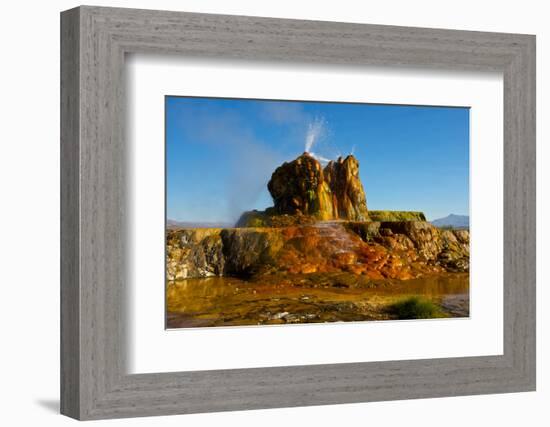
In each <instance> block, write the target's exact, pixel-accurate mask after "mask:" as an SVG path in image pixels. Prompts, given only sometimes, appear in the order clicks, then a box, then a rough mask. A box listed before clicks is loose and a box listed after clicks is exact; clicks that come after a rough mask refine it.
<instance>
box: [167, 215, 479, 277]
mask: <svg viewBox="0 0 550 427" xmlns="http://www.w3.org/2000/svg"><path fill="white" fill-rule="evenodd" d="M167 242H168V246H167V251H168V252H167V257H168V259H167V263H168V268H167V272H168V277H167V278H168V280H177V279H181V278H189V277H209V276H221V275H229V276H231V275H235V276H256V277H257V276H262V275H265V276H266V277H267V276H272V275H274V274H281V273H283V274H309V273H335V272H348V273H353V274H357V275H363V276H366V277H368V278H372V279H383V278H391V279H411V278H415V277H422V276H424V275H429V274H436V273H444V272H467V271H468V270H469V232H468V231H467V230H441V229H438V228H437V227H434V226H433V225H431V224H429V223H427V222H423V221H404V222H357V221H356V222H353V221H343V222H324V223H318V224H315V225H301V226H286V227H263V228H230V229H179V230H168V231H167Z"/></svg>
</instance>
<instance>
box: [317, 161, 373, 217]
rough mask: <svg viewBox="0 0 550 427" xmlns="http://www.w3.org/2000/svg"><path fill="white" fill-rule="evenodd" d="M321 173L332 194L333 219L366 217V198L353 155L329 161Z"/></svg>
mask: <svg viewBox="0 0 550 427" xmlns="http://www.w3.org/2000/svg"><path fill="white" fill-rule="evenodd" d="M323 175H324V177H325V181H326V182H327V183H328V186H329V188H330V191H331V194H332V206H333V212H334V219H349V220H351V221H365V220H366V219H368V212H367V198H366V196H365V191H364V189H363V184H362V183H361V179H360V178H359V162H358V161H357V159H356V158H355V157H354V156H352V155H349V156H347V157H346V158H345V159H342V158H341V157H340V158H338V160H336V161H331V162H329V163H328V165H326V166H325V169H324V170H323Z"/></svg>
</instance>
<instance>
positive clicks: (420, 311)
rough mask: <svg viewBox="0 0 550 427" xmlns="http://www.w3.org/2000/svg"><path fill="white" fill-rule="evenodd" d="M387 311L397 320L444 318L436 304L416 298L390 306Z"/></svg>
mask: <svg viewBox="0 0 550 427" xmlns="http://www.w3.org/2000/svg"><path fill="white" fill-rule="evenodd" d="M387 310H388V313H390V314H393V315H394V316H397V318H398V319H435V318H440V317H446V316H445V313H444V312H443V311H442V310H441V308H440V307H439V306H438V305H437V304H434V303H433V302H432V301H430V300H427V299H424V298H420V297H416V296H413V297H409V298H406V299H403V300H401V301H397V302H395V303H393V304H390V305H389V306H388V308H387Z"/></svg>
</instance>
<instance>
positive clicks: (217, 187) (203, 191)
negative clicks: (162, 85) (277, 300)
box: [166, 97, 469, 222]
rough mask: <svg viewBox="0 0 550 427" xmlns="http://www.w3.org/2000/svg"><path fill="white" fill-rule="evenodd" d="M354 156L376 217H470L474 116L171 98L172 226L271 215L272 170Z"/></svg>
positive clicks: (455, 111)
mask: <svg viewBox="0 0 550 427" xmlns="http://www.w3.org/2000/svg"><path fill="white" fill-rule="evenodd" d="M308 135H309V141H310V142H311V141H312V140H313V144H312V147H311V149H310V151H311V152H313V153H314V154H315V155H316V156H318V157H319V158H326V159H335V158H337V157H338V155H342V156H346V155H347V154H350V153H353V154H354V155H355V156H356V157H357V159H358V160H359V164H360V175H361V181H362V182H363V186H364V188H365V192H366V195H367V205H368V208H369V209H373V210H379V209H380V210H415V211H423V212H424V213H425V214H426V216H427V217H428V219H430V220H431V219H436V218H439V217H443V216H446V215H448V214H450V213H454V214H463V215H467V214H468V212H469V188H468V187H469V109H468V108H449V107H421V106H400V105H377V104H346V103H320V102H294V101H263V100H238V99H217V98H188V97H166V168H167V172H166V185H167V188H166V194H167V201H166V203H167V217H168V218H169V219H174V220H179V221H193V222H198V221H200V222H232V221H235V220H236V219H237V218H238V217H239V215H240V214H241V212H242V211H244V210H250V209H265V208H266V207H268V206H272V200H271V197H270V195H269V192H268V191H267V182H268V181H269V178H270V177H271V173H272V172H273V170H274V169H275V168H276V167H277V166H278V165H280V164H281V163H282V162H283V161H289V160H292V159H294V158H296V157H297V156H299V155H300V154H302V153H303V152H304V149H305V145H306V141H307V140H308Z"/></svg>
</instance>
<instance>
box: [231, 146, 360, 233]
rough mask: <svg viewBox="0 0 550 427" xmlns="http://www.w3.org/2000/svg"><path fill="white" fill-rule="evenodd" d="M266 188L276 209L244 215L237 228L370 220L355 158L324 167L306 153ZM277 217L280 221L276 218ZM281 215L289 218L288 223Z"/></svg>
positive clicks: (286, 165)
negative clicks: (338, 220) (339, 220)
mask: <svg viewBox="0 0 550 427" xmlns="http://www.w3.org/2000/svg"><path fill="white" fill-rule="evenodd" d="M267 188H268V190H269V192H270V194H271V197H272V198H273V203H274V206H273V207H272V208H268V209H266V210H265V211H249V212H245V213H244V214H243V215H242V216H241V218H240V219H239V221H238V222H237V227H247V226H261V225H267V226H274V225H275V226H276V225H280V224H281V221H282V224H283V225H290V224H304V223H311V222H314V221H315V220H321V221H327V220H336V219H341V220H350V221H365V220H367V219H368V210H367V199H366V197H365V190H364V189H363V184H362V183H361V179H360V178H359V162H358V161H357V159H356V158H355V157H354V156H353V155H349V156H347V157H346V158H345V159H342V157H340V158H339V159H338V160H336V161H331V162H329V163H328V164H327V165H326V166H325V168H323V167H322V166H321V164H320V163H319V162H318V161H317V159H315V158H314V157H313V156H311V155H310V154H309V153H304V154H302V155H301V156H299V157H298V158H296V159H295V160H293V161H291V162H285V163H283V164H282V165H281V166H279V167H278V168H277V169H275V171H274V172H273V174H272V175H271V179H270V181H269V183H268V184H267ZM275 216H277V217H278V218H273V217H275ZM281 216H287V217H286V221H285V219H281ZM288 216H290V217H291V218H288ZM283 218H284V217H283Z"/></svg>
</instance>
